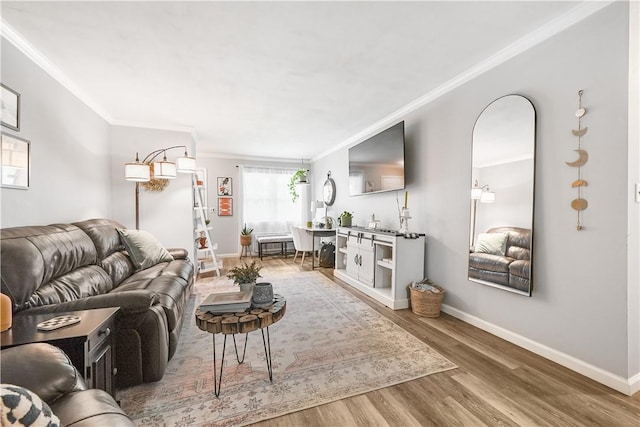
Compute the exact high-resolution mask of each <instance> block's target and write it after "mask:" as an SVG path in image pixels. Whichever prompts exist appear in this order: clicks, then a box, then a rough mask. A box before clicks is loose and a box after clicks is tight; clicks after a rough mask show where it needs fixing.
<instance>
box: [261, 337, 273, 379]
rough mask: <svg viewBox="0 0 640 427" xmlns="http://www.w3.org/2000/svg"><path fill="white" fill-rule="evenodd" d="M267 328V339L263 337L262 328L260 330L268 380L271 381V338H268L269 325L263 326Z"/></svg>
mask: <svg viewBox="0 0 640 427" xmlns="http://www.w3.org/2000/svg"><path fill="white" fill-rule="evenodd" d="M265 329H266V330H267V340H266V341H265V339H264V329H261V330H260V331H261V332H262V344H264V354H265V356H266V358H267V370H268V371H269V381H271V382H273V364H272V362H271V339H270V338H269V327H268V326H267V327H266V328H265Z"/></svg>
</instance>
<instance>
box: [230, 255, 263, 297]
mask: <svg viewBox="0 0 640 427" xmlns="http://www.w3.org/2000/svg"><path fill="white" fill-rule="evenodd" d="M260 270H262V266H261V265H256V262H255V261H253V262H252V263H251V264H247V263H246V262H245V263H244V264H243V265H238V266H236V267H233V268H232V269H231V270H229V273H227V277H228V278H229V279H233V283H236V284H238V285H239V286H240V290H241V291H242V292H251V289H253V287H254V286H255V284H256V280H257V279H258V277H262V276H260Z"/></svg>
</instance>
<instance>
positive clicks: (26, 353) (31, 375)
mask: <svg viewBox="0 0 640 427" xmlns="http://www.w3.org/2000/svg"><path fill="white" fill-rule="evenodd" d="M0 356H1V359H2V360H1V361H2V363H0V376H2V381H5V382H7V383H12V384H20V385H21V386H23V387H26V388H28V389H29V390H31V391H33V392H34V393H36V394H37V395H38V396H40V398H41V399H42V400H44V401H45V402H48V403H49V404H51V403H52V402H54V401H55V400H56V399H59V398H60V397H61V396H64V395H65V394H67V393H71V392H73V391H79V390H85V389H86V388H87V386H86V383H85V382H84V379H83V378H82V377H81V376H80V375H79V373H78V371H77V370H76V368H75V367H74V366H73V364H72V363H71V360H70V359H69V357H68V356H67V355H66V354H65V353H64V352H63V351H62V350H60V349H59V348H58V347H54V346H52V345H50V344H45V343H34V344H25V345H20V346H17V347H11V348H8V349H3V350H2V352H0Z"/></svg>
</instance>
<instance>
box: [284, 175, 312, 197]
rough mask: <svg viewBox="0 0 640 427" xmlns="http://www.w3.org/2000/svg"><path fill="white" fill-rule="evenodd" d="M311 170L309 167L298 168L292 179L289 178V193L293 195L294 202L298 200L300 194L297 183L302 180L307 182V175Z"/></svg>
mask: <svg viewBox="0 0 640 427" xmlns="http://www.w3.org/2000/svg"><path fill="white" fill-rule="evenodd" d="M308 173H309V171H308V170H307V169H298V170H297V171H295V173H294V174H293V175H291V179H290V180H289V184H288V187H289V194H290V195H291V201H292V202H293V203H295V202H296V200H298V197H299V194H298V190H297V188H296V185H297V184H299V183H301V182H307V175H308Z"/></svg>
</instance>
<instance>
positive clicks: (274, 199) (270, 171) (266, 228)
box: [241, 166, 300, 235]
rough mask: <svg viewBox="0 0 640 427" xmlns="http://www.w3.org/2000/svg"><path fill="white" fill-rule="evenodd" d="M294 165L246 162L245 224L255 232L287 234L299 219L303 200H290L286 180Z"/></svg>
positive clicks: (244, 186) (244, 172)
mask: <svg viewBox="0 0 640 427" xmlns="http://www.w3.org/2000/svg"><path fill="white" fill-rule="evenodd" d="M294 172H295V169H287V168H282V169H280V168H267V167H254V166H244V168H243V171H242V190H243V191H242V197H243V208H242V224H241V225H244V224H247V227H249V228H253V232H254V234H256V235H261V234H287V233H289V232H290V231H291V227H292V226H294V225H297V224H298V222H299V221H300V200H299V199H298V201H296V203H295V204H294V203H292V202H291V196H290V194H289V188H288V187H287V184H288V183H289V180H290V179H291V175H293V173H294Z"/></svg>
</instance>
